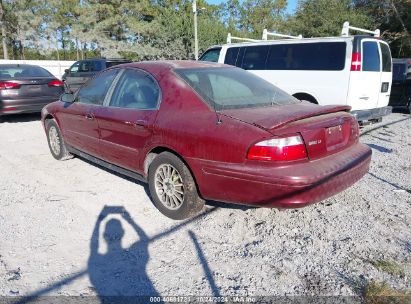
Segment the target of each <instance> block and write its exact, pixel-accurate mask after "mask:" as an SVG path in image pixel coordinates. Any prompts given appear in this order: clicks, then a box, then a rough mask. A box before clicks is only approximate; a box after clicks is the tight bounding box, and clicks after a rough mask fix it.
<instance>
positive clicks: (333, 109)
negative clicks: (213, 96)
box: [220, 105, 351, 132]
mask: <svg viewBox="0 0 411 304" xmlns="http://www.w3.org/2000/svg"><path fill="white" fill-rule="evenodd" d="M350 110H351V106H347V105H337V106H333V105H329V106H321V107H320V108H319V109H318V111H310V112H306V113H301V114H300V115H295V116H293V117H291V118H289V119H287V118H284V119H283V120H280V121H278V122H277V123H273V124H271V125H270V126H263V125H262V124H259V123H258V122H255V121H254V122H252V121H247V120H244V119H242V118H239V117H236V116H235V115H232V114H229V113H224V111H220V114H221V115H224V116H226V117H229V118H232V119H235V120H238V121H241V122H244V123H247V124H250V125H253V126H255V127H257V128H260V129H263V130H265V131H268V132H269V131H271V130H273V129H277V128H280V127H283V126H284V125H286V124H289V123H292V122H295V121H298V120H302V119H305V118H310V117H316V116H321V115H326V114H331V113H337V112H350Z"/></svg>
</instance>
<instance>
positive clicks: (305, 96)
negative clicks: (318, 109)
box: [293, 93, 318, 104]
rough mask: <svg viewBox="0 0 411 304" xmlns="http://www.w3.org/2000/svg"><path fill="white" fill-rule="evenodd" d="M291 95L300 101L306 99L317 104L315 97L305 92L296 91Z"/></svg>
mask: <svg viewBox="0 0 411 304" xmlns="http://www.w3.org/2000/svg"><path fill="white" fill-rule="evenodd" d="M293 97H295V98H297V99H299V100H301V101H308V102H309V103H313V104H318V101H317V99H315V98H314V97H313V96H311V95H310V94H306V93H296V94H294V95H293Z"/></svg>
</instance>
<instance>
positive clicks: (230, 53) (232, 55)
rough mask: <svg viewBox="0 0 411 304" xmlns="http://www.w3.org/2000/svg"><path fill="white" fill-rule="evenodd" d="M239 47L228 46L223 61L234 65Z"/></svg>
mask: <svg viewBox="0 0 411 304" xmlns="http://www.w3.org/2000/svg"><path fill="white" fill-rule="evenodd" d="M239 50H240V48H239V47H232V48H228V49H227V52H226V54H225V59H224V63H225V64H229V65H235V64H236V62H237V57H238V51H239Z"/></svg>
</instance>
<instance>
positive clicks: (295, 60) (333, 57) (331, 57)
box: [267, 42, 347, 71]
mask: <svg viewBox="0 0 411 304" xmlns="http://www.w3.org/2000/svg"><path fill="white" fill-rule="evenodd" d="M346 48H347V44H346V43H345V42H318V43H293V44H278V45H271V46H270V53H269V56H268V59H267V70H305V71H341V70H343V69H344V67H345V58H346V56H345V55H346Z"/></svg>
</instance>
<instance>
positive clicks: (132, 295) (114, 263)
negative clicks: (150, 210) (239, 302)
mask: <svg viewBox="0 0 411 304" xmlns="http://www.w3.org/2000/svg"><path fill="white" fill-rule="evenodd" d="M216 210H217V208H212V209H209V210H208V211H206V212H204V213H202V214H200V215H198V216H196V217H194V218H192V219H189V220H186V221H184V222H181V223H179V224H177V225H175V226H174V227H172V228H170V229H168V230H165V231H163V232H161V233H159V234H157V235H154V236H152V237H149V236H148V235H147V234H146V233H145V232H144V230H143V229H142V228H141V227H140V226H139V225H138V224H137V223H135V222H134V220H133V219H132V218H131V216H130V215H129V213H128V212H127V211H126V210H125V209H124V207H122V206H105V207H104V208H103V210H102V211H101V212H100V215H99V216H98V218H97V221H96V224H95V227H94V230H93V232H92V236H91V240H90V257H89V260H88V264H87V268H86V269H83V270H81V271H79V272H76V273H73V274H70V275H66V276H65V279H63V280H61V281H58V282H55V283H53V284H51V285H49V286H47V287H46V288H43V289H40V290H37V291H34V292H32V293H31V294H29V295H27V296H24V297H20V298H17V297H16V302H15V303H30V302H37V301H39V300H40V301H41V299H42V298H43V297H44V296H46V295H47V294H49V293H50V292H53V291H56V290H58V289H60V288H62V287H64V286H67V285H69V284H71V283H73V282H74V281H75V280H77V279H79V278H81V277H83V276H86V275H88V276H89V279H90V282H91V283H92V285H93V289H94V291H95V293H96V295H97V297H98V298H99V299H100V301H101V303H149V301H150V297H158V296H160V294H159V292H158V291H157V290H156V289H155V287H154V285H153V283H152V279H151V278H150V276H149V275H148V273H147V269H146V268H147V263H148V261H149V259H150V255H149V251H148V246H149V245H150V244H152V243H154V242H156V241H157V240H159V239H162V238H164V237H166V236H168V235H170V234H172V233H174V232H177V231H179V230H180V229H181V228H183V227H184V226H186V225H188V224H190V223H193V222H195V221H198V220H201V219H202V218H204V217H206V216H209V215H210V214H211V213H213V212H214V211H216ZM111 215H120V216H121V217H122V218H123V219H124V220H125V222H126V223H127V224H128V225H130V226H131V227H132V228H133V229H134V231H135V232H136V233H137V235H138V236H139V239H138V241H136V242H135V243H134V244H132V245H131V246H130V247H127V248H123V247H122V245H121V240H122V238H123V236H124V227H123V224H122V223H121V221H120V220H118V219H116V218H111V219H108V221H107V222H106V224H105V226H104V227H101V226H102V223H103V221H104V220H105V219H106V218H107V217H109V216H111ZM100 231H103V239H104V241H105V242H106V244H107V252H106V253H104V254H100V253H99V252H98V248H99V245H100V243H99V235H100ZM188 237H189V240H191V242H192V243H193V245H194V247H195V249H196V252H197V258H198V261H199V264H200V265H201V266H202V268H203V272H204V276H205V278H206V279H207V281H208V283H209V286H210V289H211V290H212V294H213V296H215V297H218V296H219V295H220V292H219V288H218V287H217V285H216V284H215V281H214V277H213V272H212V270H211V268H210V266H209V265H208V262H207V260H206V258H205V255H204V252H203V250H202V248H201V246H200V242H199V241H198V239H197V237H196V235H195V233H194V232H192V231H191V230H189V231H188ZM170 279H172V278H170Z"/></svg>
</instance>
